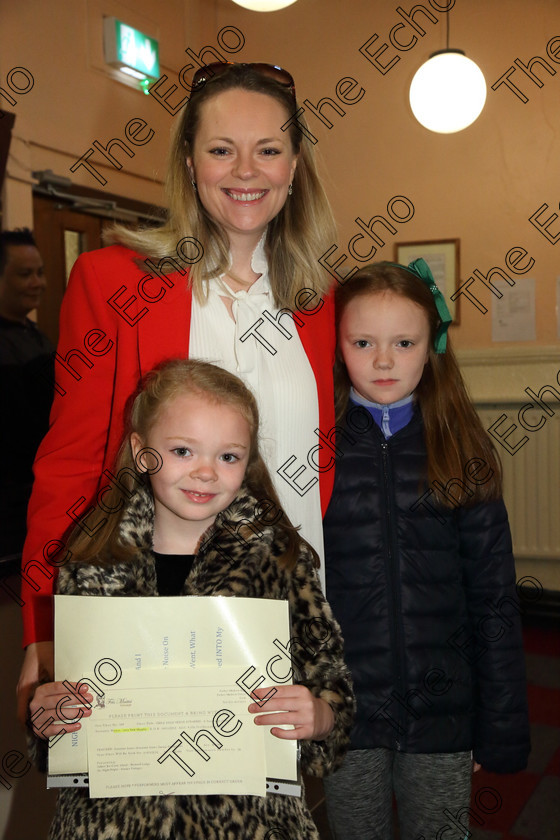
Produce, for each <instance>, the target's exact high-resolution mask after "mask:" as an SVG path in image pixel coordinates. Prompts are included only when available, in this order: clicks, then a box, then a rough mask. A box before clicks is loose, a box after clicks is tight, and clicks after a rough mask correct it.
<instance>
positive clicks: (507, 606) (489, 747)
mask: <svg viewBox="0 0 560 840" xmlns="http://www.w3.org/2000/svg"><path fill="white" fill-rule="evenodd" d="M459 522H460V540H461V543H460V545H461V555H462V558H463V568H464V579H465V584H466V589H467V599H468V610H469V616H470V622H471V630H470V632H471V633H472V636H471V637H470V638H469V639H464V640H462V642H461V646H462V654H461V655H463V656H465V657H467V658H468V659H469V660H470V664H471V665H472V667H473V671H474V681H475V699H474V702H475V712H474V749H473V755H474V760H475V761H477V762H478V763H479V764H481V765H482V766H483V767H484V769H485V770H489V771H490V772H494V773H514V772H517V771H519V770H523V769H524V768H525V767H526V766H527V759H528V755H529V751H530V747H531V745H530V735H529V716H528V705H527V685H526V678H525V659H524V653H523V638H522V632H521V620H520V615H521V609H520V606H519V599H518V596H517V591H516V582H515V565H514V560H513V554H512V544H511V533H510V528H509V522H508V516H507V511H506V508H505V505H504V503H503V500H502V499H499V500H498V501H493V502H489V503H485V504H480V505H476V506H474V507H472V508H462V509H461V511H460V513H459Z"/></svg>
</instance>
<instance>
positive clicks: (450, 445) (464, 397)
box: [334, 262, 502, 507]
mask: <svg viewBox="0 0 560 840" xmlns="http://www.w3.org/2000/svg"><path fill="white" fill-rule="evenodd" d="M387 291H389V292H392V293H393V294H395V295H399V296H401V297H404V298H407V299H408V300H410V301H412V302H413V303H415V304H417V305H418V306H420V307H421V308H422V310H423V311H424V313H425V315H426V317H427V319H428V324H429V326H430V343H429V350H428V361H427V363H426V365H425V367H424V372H423V374H422V378H421V380H420V382H419V383H418V385H417V387H416V390H415V392H414V393H415V396H416V399H417V402H418V406H419V408H420V411H421V413H422V420H423V424H424V440H425V443H426V451H427V469H426V472H427V480H428V482H429V484H430V486H431V488H433V492H434V494H435V497H436V498H437V500H438V502H439V503H440V504H442V505H444V506H446V507H456V506H457V503H458V504H461V505H465V506H468V505H473V504H475V503H477V502H481V501H489V500H491V499H497V498H499V497H500V496H501V491H502V468H501V464H500V460H499V458H498V456H497V454H496V450H495V448H494V445H493V444H492V441H491V440H490V437H489V435H488V434H487V432H486V431H485V429H484V427H483V425H482V423H481V421H480V418H479V416H478V414H477V413H476V411H475V409H474V406H473V404H472V403H471V401H470V399H469V395H468V393H467V389H466V385H465V383H464V381H463V377H462V375H461V371H460V370H459V365H458V363H457V359H456V357H455V354H454V352H453V349H452V347H451V341H450V338H449V336H448V337H447V349H446V351H445V353H436V352H435V349H434V339H435V335H436V332H437V329H438V327H439V325H440V317H439V314H438V311H437V308H436V305H435V302H434V298H433V295H432V293H431V292H430V290H429V288H428V287H427V286H426V285H425V284H424V283H423V282H422V281H421V280H420V278H418V277H416V276H415V275H414V274H412V273H411V272H410V271H408V270H407V269H406V268H404V267H400V266H396V265H393V264H392V263H386V262H379V263H372V264H371V265H368V266H365V267H364V268H362V269H360V270H359V271H358V272H356V274H353V275H352V277H350V279H349V280H348V281H347V282H346V283H344V285H341V286H340V287H338V288H337V290H336V292H335V307H336V324H337V334H338V331H339V327H340V321H341V319H342V315H343V314H344V310H345V309H346V307H347V306H348V304H349V303H350V301H351V300H354V298H356V297H364V296H366V295H374V294H380V293H383V292H387ZM351 384H352V383H351V382H350V377H349V376H348V371H347V370H346V365H345V364H344V359H343V358H342V354H341V352H340V347H339V346H337V350H336V360H335V367H334V385H335V410H336V419H337V423H341V422H342V421H343V420H344V416H345V414H346V409H347V406H348V399H349V394H350V387H351ZM473 458H475V459H479V458H480V459H483V460H484V461H485V462H486V464H487V466H488V468H489V473H488V476H489V477H488V480H487V481H485V482H484V483H479V484H476V486H475V489H474V491H473V492H472V494H470V491H469V492H466V491H464V490H462V489H461V490H459V491H458V490H456V489H455V488H454V493H455V499H456V501H455V502H454V501H453V500H451V499H449V498H448V497H447V496H446V495H445V494H444V493H442V492H441V491H440V490H439V489H438V487H441V485H442V484H443V485H444V487H445V486H446V485H447V484H448V482H449V481H450V480H452V479H460V478H462V477H463V471H464V469H465V465H466V464H467V463H468V462H469V461H470V460H471V459H473ZM434 482H436V483H435V484H434Z"/></svg>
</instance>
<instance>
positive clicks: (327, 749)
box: [33, 488, 355, 840]
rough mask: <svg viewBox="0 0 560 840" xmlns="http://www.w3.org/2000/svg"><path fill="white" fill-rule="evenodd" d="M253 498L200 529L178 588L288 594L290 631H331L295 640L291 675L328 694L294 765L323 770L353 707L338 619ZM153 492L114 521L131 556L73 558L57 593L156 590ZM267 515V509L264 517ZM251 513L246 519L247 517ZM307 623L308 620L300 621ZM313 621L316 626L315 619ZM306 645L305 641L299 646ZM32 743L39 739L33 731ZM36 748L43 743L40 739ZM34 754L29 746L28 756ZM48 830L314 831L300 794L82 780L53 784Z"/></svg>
mask: <svg viewBox="0 0 560 840" xmlns="http://www.w3.org/2000/svg"><path fill="white" fill-rule="evenodd" d="M256 510H258V507H257V502H256V500H255V499H254V498H252V497H251V496H249V495H248V494H247V493H246V492H245V491H244V489H243V488H242V489H241V490H240V492H239V494H238V496H237V497H236V499H235V500H234V501H233V502H232V504H231V505H230V506H229V507H228V508H227V509H226V510H225V511H223V512H222V513H220V514H219V515H218V516H217V518H216V521H215V522H214V525H213V526H212V527H211V528H210V529H209V531H208V532H207V533H206V534H205V536H204V538H203V541H202V547H201V548H200V549H199V551H198V553H197V556H196V558H195V561H194V565H193V568H192V571H191V573H190V575H189V576H188V578H187V580H186V581H185V584H184V586H183V590H182V593H181V594H182V595H222V596H238V597H245V598H276V599H287V600H289V602H290V607H291V614H292V633H293V637H296V638H298V639H301V638H306V636H305V635H304V630H305V627H304V625H303V622H306V621H309V620H310V619H311V620H312V619H313V618H319V619H321V621H322V622H328V625H327V626H328V627H329V628H330V630H331V632H330V634H329V637H328V638H327V639H326V640H325V641H323V642H322V643H317V645H316V646H315V648H314V650H313V655H312V656H306V655H305V654H304V653H303V652H302V651H303V650H305V648H303V649H302V650H300V649H299V646H298V653H297V656H296V654H295V650H294V660H295V662H294V665H295V673H296V677H297V682H300V683H303V684H304V685H306V686H307V687H308V688H309V690H310V691H311V692H312V693H313V694H314V695H315V696H317V697H321V698H323V699H324V700H326V701H327V703H329V705H330V706H331V707H332V709H333V711H334V714H335V725H334V729H333V731H332V732H331V733H330V735H329V736H328V738H326V739H325V740H324V741H302V742H301V757H302V770H303V772H305V773H307V774H310V775H315V776H323V775H326V774H328V773H331V772H332V771H333V770H335V769H336V768H337V767H338V766H339V765H340V764H341V762H342V759H343V757H344V754H345V752H346V749H347V745H348V742H349V732H350V729H351V726H352V722H353V717H354V711H355V709H354V706H355V703H354V697H353V692H352V683H351V677H350V674H349V671H348V669H347V667H346V665H345V664H344V660H343V643H342V637H341V633H340V628H339V626H338V624H337V623H336V621H335V619H334V618H333V615H332V613H331V610H330V607H329V605H328V604H327V602H326V601H325V598H324V596H323V594H322V591H321V589H320V586H319V583H318V578H317V575H316V572H315V569H314V567H313V563H312V558H311V553H310V552H309V549H308V548H307V547H305V546H304V547H302V550H301V553H300V556H299V559H298V562H297V564H296V566H295V568H294V569H293V570H291V571H289V570H286V569H284V568H282V566H281V565H280V564H279V563H278V562H277V558H278V557H279V556H280V555H281V554H282V553H283V548H284V538H283V536H282V534H281V532H279V531H278V529H276V528H274V526H271V525H266V524H263V518H264V517H263V518H261V519H260V520H259V519H256V517H255V511H256ZM153 517H154V509H153V499H152V496H151V493H150V491H149V490H147V489H144V490H140V491H139V492H137V493H136V494H135V495H134V496H133V498H132V499H131V500H130V502H129V503H128V506H127V508H126V510H125V512H124V515H123V519H122V522H121V526H120V528H121V536H122V538H123V540H125V541H127V542H128V543H131V544H133V545H134V546H136V547H137V549H138V551H137V554H136V555H135V558H134V560H132V561H129V562H116V563H114V564H113V565H110V566H107V565H105V566H99V565H93V564H84V563H82V564H80V563H73V564H67V565H66V566H65V567H63V568H62V569H61V570H60V574H59V577H58V584H57V586H58V592H59V593H60V594H63V595H121V596H122V595H130V596H149V595H152V596H155V597H157V595H158V592H157V586H156V572H155V562H154V557H153V554H152V550H151V545H152V531H153ZM272 518H273V517H269V520H270V519H272ZM248 521H249V522H251V523H253V525H254V529H251V528H249V527H248V526H247V525H246V524H245V525H243V524H241V523H243V522H244V523H247V522H248ZM309 626H310V625H309V624H307V625H306V627H309ZM321 626H324V625H323V624H322V625H321ZM308 652H309V653H311V651H308ZM33 740H34V745H35V752H37V747H39V752H43V754H44V753H45V750H44V745H45V742H44V741H39V740H38V739H33ZM41 748H42V749H41ZM35 757H36V758H37V756H35ZM49 838H50V840H186V839H187V838H188V840H247V838H251V840H296V839H297V840H318V838H319V835H318V832H317V829H316V828H315V825H314V823H313V820H312V817H311V814H310V812H309V810H308V808H307V806H306V804H305V801H304V799H303V798H302V799H299V798H297V797H293V796H282V795H276V794H267V795H266V796H264V797H258V796H200V795H198V796H197V795H193V796H153V797H142V796H138V797H127V798H120V799H91V798H89V796H88V791H87V789H85V788H82V789H72V788H63V789H62V790H61V791H60V794H59V797H58V802H57V808H56V814H55V818H54V822H53V824H52V826H51V830H50V834H49Z"/></svg>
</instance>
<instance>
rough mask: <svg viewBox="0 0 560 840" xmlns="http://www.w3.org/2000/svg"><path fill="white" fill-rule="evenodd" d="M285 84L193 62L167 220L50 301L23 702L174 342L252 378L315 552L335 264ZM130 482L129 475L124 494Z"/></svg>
mask: <svg viewBox="0 0 560 840" xmlns="http://www.w3.org/2000/svg"><path fill="white" fill-rule="evenodd" d="M296 110H297V103H296V100H295V89H294V83H293V80H292V78H291V76H289V74H288V73H286V72H285V71H283V70H280V68H275V67H272V66H269V65H262V64H257V65H246V64H243V65H233V64H213V65H209V66H208V67H206V68H201V69H200V70H198V71H197V72H196V73H195V75H194V77H193V81H192V92H191V97H190V100H189V103H188V105H187V106H186V107H185V109H184V111H183V114H182V117H181V118H179V119H178V122H177V126H176V131H175V136H174V139H173V143H172V148H171V160H170V166H169V171H168V177H167V194H168V201H169V208H170V209H169V219H168V222H167V223H166V224H165V225H164V226H163V227H162V228H158V229H156V230H137V231H129V230H123V229H115V231H114V233H113V235H112V238H113V241H115V242H118V243H119V244H116V245H113V246H112V247H109V248H105V249H102V250H100V251H93V252H90V253H86V254H83V255H82V256H81V257H80V258H79V259H78V261H77V262H76V265H75V266H74V269H73V271H72V275H71V277H70V282H69V285H68V289H67V292H66V295H65V297H64V301H63V305H62V310H61V318H60V342H59V346H58V351H57V355H56V359H55V370H56V386H55V390H56V394H55V402H54V405H53V410H52V415H51V429H50V431H49V433H48V434H47V436H46V437H45V439H44V441H43V443H42V445H41V447H40V449H39V452H38V455H37V459H36V462H35V467H34V470H35V485H34V490H33V495H32V498H31V502H30V505H29V511H28V537H27V541H26V544H25V550H24V556H23V568H22V601H23V602H24V606H23V612H24V645H26V646H27V650H26V656H25V661H24V666H23V669H22V674H21V677H20V683H19V686H18V690H19V712H20V717H21V718H22V719H24V718H25V714H26V710H27V703H28V699H29V695H30V693H31V692H32V691H33V690H34V687H35V686H36V685H37V683H38V681H39V680H40V679H41V678H42V677H43V676H44V675H47V674H48V675H51V676H52V638H53V626H52V592H53V587H54V583H55V579H56V573H57V568H58V567H60V566H61V565H63V564H64V563H65V562H67V560H68V559H69V552H68V551H67V549H66V544H65V543H66V537H67V535H68V533H69V531H71V530H72V529H73V528H74V527H76V525H79V526H80V527H81V528H82V529H83V530H84V531H85V532H86V533H90V534H93V533H95V532H96V530H98V529H100V528H102V527H103V525H104V522H105V521H106V520H107V518H108V517H110V516H111V509H110V508H108V507H107V506H106V505H104V502H103V498H104V492H105V488H106V487H107V486H109V485H110V484H111V483H115V482H117V483H118V480H119V476H118V475H115V474H114V472H113V471H112V465H113V463H114V461H115V456H116V449H117V446H118V442H119V441H120V439H121V437H122V434H123V415H124V410H125V404H126V401H127V399H128V398H129V396H130V395H131V394H132V393H133V392H134V391H135V389H136V387H137V385H138V382H139V380H140V378H141V377H142V376H143V375H144V374H145V373H146V372H147V371H149V370H150V369H152V368H153V367H154V366H155V365H157V364H158V363H160V362H162V361H163V360H165V359H169V358H173V357H187V356H196V357H200V358H206V359H208V360H209V361H214V362H216V363H217V364H221V365H222V366H223V367H227V368H228V369H230V370H232V371H233V372H235V373H237V374H238V375H239V376H240V377H241V378H242V379H244V380H245V381H246V383H247V384H249V386H250V387H252V388H253V390H254V391H255V393H256V396H257V399H258V402H259V410H260V412H261V414H262V418H263V426H264V429H265V435H264V439H263V445H264V451H265V457H267V456H268V457H267V460H268V465H269V467H271V473H272V475H273V476H274V477H275V479H276V485H277V489H278V491H279V494H280V497H281V500H282V502H283V505H284V507H285V508H286V511H287V513H288V515H289V516H290V518H291V520H292V521H293V522H294V524H298V525H301V533H302V534H303V536H305V537H306V538H307V539H308V540H309V541H310V542H311V543H312V545H313V546H314V548H315V549H316V550H317V551H318V552H319V554H322V532H321V510H322V511H323V512H324V510H325V509H326V505H327V504H328V500H329V497H330V493H331V489H332V481H333V470H332V469H331V468H332V466H333V464H334V444H333V443H332V440H331V437H332V429H333V426H334V409H333V392H332V364H333V360H334V344H335V339H334V315H333V307H332V302H331V300H330V298H329V297H328V287H329V282H330V277H329V276H328V274H327V273H326V272H325V271H324V269H322V268H321V267H320V265H319V263H318V259H319V257H320V256H321V255H322V254H323V253H324V252H325V250H326V249H327V248H328V247H329V246H330V245H331V244H332V242H333V241H335V233H334V224H333V220H332V214H331V212H330V208H329V206H328V202H327V199H326V196H325V193H324V191H323V189H322V187H321V184H320V182H319V179H318V176H317V171H316V167H315V162H314V159H313V153H312V146H311V144H310V142H309V140H308V139H307V137H306V135H305V133H304V132H302V129H301V126H302V121H301V120H300V121H299V123H298V122H296V121H295V120H292V119H290V117H291V115H292V114H294V113H295V111H296ZM125 495H126V490H125V489H124V488H123V502H124V500H125Z"/></svg>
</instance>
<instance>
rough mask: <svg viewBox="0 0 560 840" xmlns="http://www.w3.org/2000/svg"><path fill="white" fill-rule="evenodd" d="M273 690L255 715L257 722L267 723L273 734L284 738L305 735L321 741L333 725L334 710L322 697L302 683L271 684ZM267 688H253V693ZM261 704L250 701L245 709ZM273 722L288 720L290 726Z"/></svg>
mask: <svg viewBox="0 0 560 840" xmlns="http://www.w3.org/2000/svg"><path fill="white" fill-rule="evenodd" d="M275 689H276V691H275V693H274V694H273V696H272V697H271V698H270V700H267V701H266V703H265V706H266V714H261V715H258V717H256V718H255V723H256V724H257V725H258V726H271V725H272V729H271V730H270V731H271V733H272V734H273V735H275V736H276V737H277V738H283V739H285V740H294V739H296V738H297V739H305V740H309V741H322V740H324V739H325V738H326V737H327V736H328V735H329V734H330V733H331V732H332V729H333V727H334V712H333V710H332V709H331V707H330V706H329V704H328V703H327V702H326V701H325V700H321V698H319V697H314V696H313V694H311V692H310V691H309V689H308V688H307V687H306V686H304V685H280V686H275ZM269 692H270V688H256V689H255V690H254V691H253V694H255V695H256V696H257V697H259V698H261V697H263V698H264V697H266V695H267V694H268V693H269ZM263 708H264V706H259V704H258V703H251V705H250V706H249V711H250V712H251V713H253V714H254V713H256V712H260V711H262V709H263ZM274 724H278V725H279V724H291V725H292V726H293V727H294V728H293V729H279V728H278V726H275V725H274Z"/></svg>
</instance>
